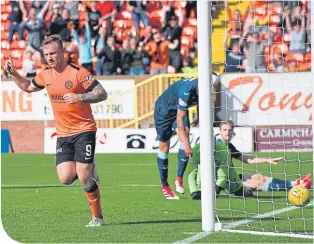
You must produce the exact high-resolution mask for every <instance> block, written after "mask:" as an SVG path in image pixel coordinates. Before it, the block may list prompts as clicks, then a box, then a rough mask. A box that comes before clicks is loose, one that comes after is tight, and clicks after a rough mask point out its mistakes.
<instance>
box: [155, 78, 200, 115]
mask: <svg viewBox="0 0 314 244" xmlns="http://www.w3.org/2000/svg"><path fill="white" fill-rule="evenodd" d="M157 104H158V106H163V107H164V109H167V110H177V109H178V108H179V109H181V110H184V111H187V110H188V108H189V107H192V106H194V105H196V104H198V78H188V79H182V80H179V81H177V82H175V83H173V84H172V85H170V86H169V87H168V89H167V90H166V91H164V93H163V94H161V96H160V97H159V98H158V99H157V101H156V105H157Z"/></svg>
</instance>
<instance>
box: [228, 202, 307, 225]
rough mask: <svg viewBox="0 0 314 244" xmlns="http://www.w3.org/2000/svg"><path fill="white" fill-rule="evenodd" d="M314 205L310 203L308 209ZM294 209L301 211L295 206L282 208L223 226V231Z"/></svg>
mask: <svg viewBox="0 0 314 244" xmlns="http://www.w3.org/2000/svg"><path fill="white" fill-rule="evenodd" d="M312 205H313V201H312V202H310V203H309V204H308V205H307V206H306V207H309V206H312ZM294 209H299V208H298V207H295V206H292V207H287V208H282V209H278V210H276V211H272V212H268V213H264V214H259V215H256V216H254V217H252V218H250V219H243V220H240V221H237V222H235V223H232V224H228V225H226V226H223V230H224V229H232V228H235V227H238V226H240V225H243V224H248V223H250V222H252V221H255V220H259V219H263V218H266V217H269V216H273V217H274V216H275V215H276V214H280V213H284V212H288V211H291V210H294Z"/></svg>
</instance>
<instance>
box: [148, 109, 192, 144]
mask: <svg viewBox="0 0 314 244" xmlns="http://www.w3.org/2000/svg"><path fill="white" fill-rule="evenodd" d="M176 119H177V110H167V109H165V108H163V107H159V106H158V107H155V111H154V120H155V126H156V131H157V140H158V141H162V142H166V141H168V140H170V138H171V136H172V135H173V134H175V129H176V128H177V122H176ZM183 123H184V126H185V127H188V128H190V120H189V116H188V115H187V116H185V117H184V119H183Z"/></svg>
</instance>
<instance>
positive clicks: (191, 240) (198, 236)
mask: <svg viewBox="0 0 314 244" xmlns="http://www.w3.org/2000/svg"><path fill="white" fill-rule="evenodd" d="M211 233H212V232H199V233H197V234H196V235H194V236H191V237H189V238H186V239H184V240H182V241H176V242H173V244H176V243H192V242H194V241H197V240H199V239H202V238H204V237H206V236H209V235H210V234H211Z"/></svg>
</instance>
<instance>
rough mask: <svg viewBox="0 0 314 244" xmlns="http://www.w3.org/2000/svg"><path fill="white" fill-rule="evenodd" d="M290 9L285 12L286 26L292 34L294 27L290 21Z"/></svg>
mask: <svg viewBox="0 0 314 244" xmlns="http://www.w3.org/2000/svg"><path fill="white" fill-rule="evenodd" d="M290 12H291V11H290V9H286V10H285V21H286V26H287V31H288V33H289V34H290V32H291V29H292V26H291V20H290V16H289V15H290Z"/></svg>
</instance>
